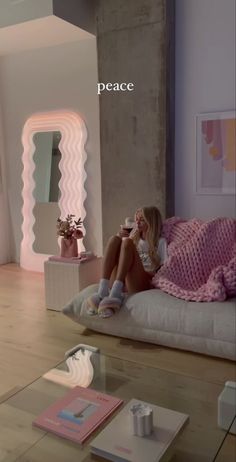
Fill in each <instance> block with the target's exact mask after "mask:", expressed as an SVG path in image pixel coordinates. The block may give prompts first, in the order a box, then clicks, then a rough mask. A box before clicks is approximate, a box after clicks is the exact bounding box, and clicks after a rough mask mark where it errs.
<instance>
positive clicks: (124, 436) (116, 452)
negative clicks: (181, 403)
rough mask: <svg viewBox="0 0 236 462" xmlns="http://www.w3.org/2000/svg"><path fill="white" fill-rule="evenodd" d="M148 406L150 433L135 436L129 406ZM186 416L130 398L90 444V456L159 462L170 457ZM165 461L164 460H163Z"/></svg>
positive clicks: (124, 461) (120, 461)
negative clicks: (150, 413)
mask: <svg viewBox="0 0 236 462" xmlns="http://www.w3.org/2000/svg"><path fill="white" fill-rule="evenodd" d="M139 403H142V404H148V406H150V407H151V408H152V410H153V431H152V433H151V434H150V435H149V436H144V437H141V436H135V435H134V434H133V432H132V430H133V428H132V422H131V417H130V414H129V410H130V408H131V406H133V405H136V404H139ZM188 420H189V416H188V415H186V414H182V413H180V412H176V411H172V410H171V409H165V408H163V407H160V406H156V405H154V404H150V403H144V402H143V401H139V400H136V399H132V400H131V401H129V403H128V404H127V405H126V406H125V407H124V408H123V409H122V410H121V411H120V412H119V414H118V415H117V416H115V417H114V419H113V420H112V421H111V422H110V423H109V424H108V425H107V426H106V427H105V429H104V430H102V431H101V433H99V435H98V436H97V437H95V439H94V440H92V442H91V443H90V449H91V452H92V453H93V454H96V455H98V456H101V457H103V458H104V459H107V460H110V461H112V462H144V461H148V462H159V461H163V460H164V459H165V460H167V459H168V457H169V456H171V452H172V450H173V444H174V443H175V441H176V438H177V436H178V434H179V433H180V432H181V430H183V428H184V426H185V425H186V424H187V422H188ZM166 458H167V459H166Z"/></svg>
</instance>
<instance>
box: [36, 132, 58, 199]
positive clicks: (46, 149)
mask: <svg viewBox="0 0 236 462" xmlns="http://www.w3.org/2000/svg"><path fill="white" fill-rule="evenodd" d="M60 140H61V133H60V132H40V133H36V134H35V135H34V137H33V142H34V144H35V152H34V156H33V160H34V163H35V171H34V181H35V189H34V198H35V201H36V202H58V199H59V191H60V190H59V181H60V178H61V173H60V169H59V162H60V160H61V152H60V150H59V143H60Z"/></svg>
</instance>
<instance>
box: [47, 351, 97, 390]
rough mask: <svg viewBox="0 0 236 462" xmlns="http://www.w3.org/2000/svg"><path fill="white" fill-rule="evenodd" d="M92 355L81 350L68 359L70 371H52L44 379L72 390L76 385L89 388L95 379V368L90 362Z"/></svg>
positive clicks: (90, 352)
mask: <svg viewBox="0 0 236 462" xmlns="http://www.w3.org/2000/svg"><path fill="white" fill-rule="evenodd" d="M92 354H93V352H92V351H88V350H85V351H82V350H79V351H77V352H76V353H75V354H74V355H72V356H69V358H67V359H66V365H67V367H68V371H62V370H60V369H51V370H50V371H49V372H47V373H46V374H44V375H43V378H44V379H47V380H51V381H52V382H55V383H58V384H60V385H64V386H66V387H70V388H73V387H75V386H76V385H79V386H81V387H84V388H87V387H89V385H90V384H91V382H92V380H93V377H94V368H93V365H92V363H91V360H90V358H91V356H92Z"/></svg>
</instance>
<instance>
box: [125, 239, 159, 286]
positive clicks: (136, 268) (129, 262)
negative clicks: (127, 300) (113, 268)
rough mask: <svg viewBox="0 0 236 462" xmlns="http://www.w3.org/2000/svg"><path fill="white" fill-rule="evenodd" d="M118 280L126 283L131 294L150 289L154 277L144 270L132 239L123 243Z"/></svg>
mask: <svg viewBox="0 0 236 462" xmlns="http://www.w3.org/2000/svg"><path fill="white" fill-rule="evenodd" d="M116 279H117V280H119V281H122V282H125V285H126V288H127V291H128V293H130V294H131V293H135V292H141V291H142V290H147V289H150V282H151V279H152V275H151V274H150V273H147V271H145V270H144V268H143V264H142V262H141V260H140V257H139V254H138V252H137V249H136V247H135V245H134V243H133V241H132V240H131V239H125V240H124V241H123V242H122V245H121V251H120V258H119V264H118V268H117V273H116Z"/></svg>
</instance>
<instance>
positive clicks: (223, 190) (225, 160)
mask: <svg viewBox="0 0 236 462" xmlns="http://www.w3.org/2000/svg"><path fill="white" fill-rule="evenodd" d="M196 154H197V155H196V192H197V194H235V192H236V112H235V111H229V112H217V113H211V114H200V115H198V116H197V149H196Z"/></svg>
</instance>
